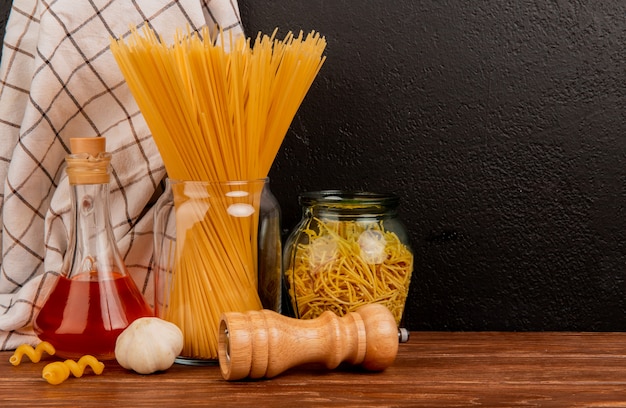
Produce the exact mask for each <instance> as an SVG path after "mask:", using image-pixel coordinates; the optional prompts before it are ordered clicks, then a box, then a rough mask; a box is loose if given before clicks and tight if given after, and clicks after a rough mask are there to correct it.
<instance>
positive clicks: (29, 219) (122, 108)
mask: <svg viewBox="0 0 626 408" xmlns="http://www.w3.org/2000/svg"><path fill="white" fill-rule="evenodd" d="M144 22H148V23H149V24H150V25H151V26H152V27H153V28H154V29H155V30H156V31H157V32H158V33H159V34H160V35H162V36H163V37H164V38H165V39H166V40H168V41H169V40H171V39H172V35H173V33H174V31H175V29H177V28H185V27H186V26H187V25H189V26H190V27H191V28H192V29H194V30H195V29H198V28H200V27H202V26H204V25H208V26H209V27H210V28H214V27H215V26H216V25H217V26H219V27H221V28H222V29H224V30H231V31H232V32H233V33H235V34H236V35H239V34H241V33H242V32H243V30H242V27H241V22H240V18H239V6H238V4H237V1H236V0H178V1H176V0H89V1H75V0H14V2H13V4H12V9H11V13H10V15H9V20H8V24H7V30H6V35H5V39H4V43H3V51H2V52H3V53H2V60H1V61H0V200H1V201H0V208H1V214H0V217H1V218H0V225H1V228H2V238H1V239H2V241H1V246H2V253H1V256H2V258H1V264H0V265H1V270H0V349H5V350H6V349H13V348H15V347H16V346H18V345H19V344H22V343H30V344H35V343H36V342H37V338H36V337H35V335H34V333H33V331H32V327H31V324H32V320H33V316H34V314H35V313H36V310H37V308H38V307H39V306H41V304H42V301H43V298H44V296H45V294H46V293H47V292H46V289H47V288H48V287H49V283H50V282H52V281H53V279H51V278H53V277H54V276H55V275H56V274H58V273H59V270H60V266H61V263H62V259H63V254H64V253H65V250H66V247H67V231H68V227H69V212H70V208H71V206H70V200H69V186H68V183H67V179H66V175H65V164H64V159H65V156H66V155H67V154H68V152H69V138H70V137H77V136H81V137H88V136H105V137H106V138H107V150H108V151H110V152H111V153H112V154H113V160H112V177H111V185H110V188H111V212H112V214H111V216H112V223H113V228H114V230H115V236H116V238H117V240H118V245H119V248H120V251H121V252H122V256H123V257H124V260H125V262H126V265H127V266H128V268H129V270H130V273H131V275H132V276H133V278H134V279H135V282H136V283H137V285H138V286H139V287H140V288H141V289H142V290H143V292H144V294H145V295H146V296H147V298H148V299H150V300H151V299H152V295H153V294H152V290H151V289H152V287H151V283H150V282H151V276H150V275H151V274H150V260H151V257H152V212H151V211H150V210H149V207H150V203H151V199H152V198H153V195H154V193H155V191H157V190H158V186H159V183H160V182H161V180H162V179H163V177H164V176H165V169H164V167H163V163H162V161H161V158H160V156H159V153H158V151H157V149H156V146H155V145H154V143H153V141H152V139H151V136H150V132H149V130H148V128H147V126H146V124H145V122H144V120H143V118H142V116H141V114H140V112H139V110H138V108H137V106H136V104H135V102H134V99H133V97H132V95H131V94H130V92H129V91H128V89H127V87H126V85H125V82H124V79H123V77H122V75H121V73H120V72H119V69H118V67H117V65H116V63H115V60H114V59H113V56H112V55H111V53H110V51H109V42H110V37H111V36H114V37H121V36H125V35H127V34H128V33H129V28H130V26H131V25H133V26H135V25H141V24H143V23H144ZM146 209H148V211H146Z"/></svg>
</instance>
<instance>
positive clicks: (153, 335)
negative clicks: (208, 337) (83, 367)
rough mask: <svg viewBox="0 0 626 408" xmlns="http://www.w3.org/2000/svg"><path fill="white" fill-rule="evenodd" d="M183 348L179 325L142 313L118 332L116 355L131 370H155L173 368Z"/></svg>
mask: <svg viewBox="0 0 626 408" xmlns="http://www.w3.org/2000/svg"><path fill="white" fill-rule="evenodd" d="M182 349H183V333H182V331H181V330H180V329H179V328H178V326H176V325H175V324H173V323H170V322H168V321H165V320H163V319H159V318H158V317H142V318H139V319H137V320H135V321H134V322H132V323H131V324H130V325H129V326H128V327H127V328H126V329H125V330H124V331H123V332H122V333H121V334H120V335H119V336H118V338H117V342H116V343H115V359H116V360H117V362H118V363H119V364H120V365H121V366H122V367H124V368H126V369H128V370H134V371H136V372H138V373H139V374H152V373H154V372H157V371H164V370H167V369H168V368H170V367H171V366H172V364H174V359H175V358H176V356H178V355H179V354H180V352H181V351H182Z"/></svg>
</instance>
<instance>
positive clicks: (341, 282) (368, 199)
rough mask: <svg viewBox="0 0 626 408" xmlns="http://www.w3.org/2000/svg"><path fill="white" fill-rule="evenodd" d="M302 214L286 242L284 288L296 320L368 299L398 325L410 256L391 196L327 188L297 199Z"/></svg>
mask: <svg viewBox="0 0 626 408" xmlns="http://www.w3.org/2000/svg"><path fill="white" fill-rule="evenodd" d="M299 201H300V205H301V207H302V219H301V221H300V222H299V223H298V225H297V226H296V227H295V228H294V230H293V231H292V232H291V234H290V235H289V237H288V238H287V241H286V242H285V250H284V256H283V270H284V277H285V279H284V280H285V285H286V290H287V293H288V297H289V299H290V301H291V307H292V308H293V313H294V315H295V317H298V318H301V319H312V318H315V317H317V316H319V315H320V314H321V313H322V312H324V311H326V310H330V311H332V312H334V313H336V314H338V315H339V316H342V315H344V314H346V313H348V312H352V311H354V310H356V309H358V308H359V307H360V306H362V305H364V304H367V303H381V304H383V305H385V306H387V307H388V308H389V310H390V311H391V312H392V313H393V315H394V317H395V318H396V322H397V324H398V325H400V322H401V320H402V316H403V313H404V305H405V302H406V298H407V295H408V291H409V284H410V281H411V274H412V272H413V254H412V251H411V248H410V246H409V243H408V236H407V232H406V229H405V227H404V225H403V224H402V223H401V221H400V219H399V218H398V214H397V209H398V204H399V198H398V197H397V196H396V195H388V194H377V193H369V192H347V191H337V190H325V191H317V192H308V193H304V194H301V195H300V197H299Z"/></svg>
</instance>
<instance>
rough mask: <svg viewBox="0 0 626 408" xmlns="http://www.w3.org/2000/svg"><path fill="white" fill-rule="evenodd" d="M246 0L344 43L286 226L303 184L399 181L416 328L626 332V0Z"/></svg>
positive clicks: (290, 188)
mask: <svg viewBox="0 0 626 408" xmlns="http://www.w3.org/2000/svg"><path fill="white" fill-rule="evenodd" d="M239 4H240V8H241V12H242V18H243V21H244V25H245V27H246V29H247V30H248V34H251V35H254V34H256V32H257V31H259V30H262V31H264V32H270V31H271V30H272V29H273V28H274V27H280V29H281V31H282V32H285V31H286V30H300V29H302V30H305V31H308V30H311V29H316V30H318V31H320V32H321V33H322V34H324V35H325V36H326V38H327V40H328V43H329V45H328V52H327V55H328V61H327V63H326V64H325V66H324V68H323V69H322V72H321V73H320V76H319V77H318V79H317V81H316V83H315V84H314V86H313V88H312V89H311V91H310V93H309V95H308V96H307V99H306V100H305V102H304V104H303V106H302V108H301V110H300V112H299V114H298V116H297V118H296V119H295V121H294V123H293V126H292V131H291V132H290V134H289V135H288V136H287V139H286V141H285V143H284V145H283V148H282V150H281V152H280V154H279V156H278V157H277V161H276V163H275V166H274V168H273V169H272V172H271V179H272V186H273V190H274V193H275V195H277V196H278V198H279V200H280V202H281V206H282V208H283V212H284V225H285V227H286V228H290V227H292V226H293V224H294V223H295V222H296V221H297V219H298V218H299V209H298V206H297V193H298V192H299V191H303V190H315V189H322V188H347V189H368V190H375V191H394V192H397V193H398V194H399V195H400V196H401V198H402V200H403V201H402V206H403V207H402V209H403V213H402V216H403V219H404V221H405V223H406V224H407V227H408V228H409V231H410V234H411V239H412V244H413V248H414V250H415V257H416V270H415V272H414V279H413V284H412V287H411V295H410V300H409V302H408V309H407V316H406V320H407V322H406V323H407V325H408V327H409V328H411V329H420V330H421V329H428V330H431V329H434V330H622V329H626V324H625V321H624V294H625V293H624V289H625V287H624V275H625V273H624V268H625V261H626V258H625V256H624V255H625V254H626V228H625V227H626V222H625V216H626V214H625V211H624V204H625V201H624V181H625V179H626V177H625V172H626V157H625V152H626V134H625V131H626V122H625V121H624V119H625V113H626V75H625V74H626V20H625V19H624V16H626V3H624V2H623V1H620V0H606V1H547V2H527V1H512V0H511V1H496V0H489V1H449V0H447V1H446V0H444V1H441V0H418V1H416V0H397V1H393V2H390V1H386V0H367V1H358V2H355V1H347V0H343V1H321V0H320V1H311V0H294V1H278V0H272V1H263V2H258V1H252V0H240V3H239Z"/></svg>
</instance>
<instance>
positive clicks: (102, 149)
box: [65, 137, 111, 184]
mask: <svg viewBox="0 0 626 408" xmlns="http://www.w3.org/2000/svg"><path fill="white" fill-rule="evenodd" d="M70 150H71V152H72V153H71V154H70V155H69V156H68V157H67V158H66V159H65V161H66V162H67V169H66V171H67V176H68V178H69V182H70V184H108V183H109V179H110V176H109V163H110V162H111V154H110V153H107V151H106V138H104V137H73V138H70Z"/></svg>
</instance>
